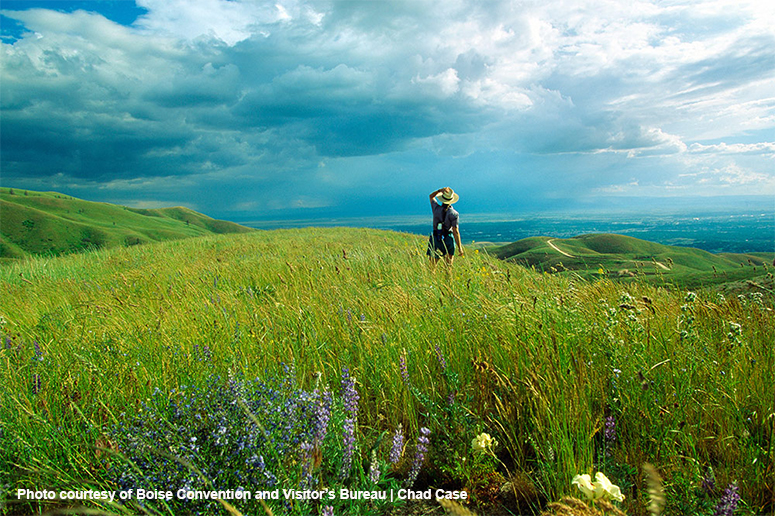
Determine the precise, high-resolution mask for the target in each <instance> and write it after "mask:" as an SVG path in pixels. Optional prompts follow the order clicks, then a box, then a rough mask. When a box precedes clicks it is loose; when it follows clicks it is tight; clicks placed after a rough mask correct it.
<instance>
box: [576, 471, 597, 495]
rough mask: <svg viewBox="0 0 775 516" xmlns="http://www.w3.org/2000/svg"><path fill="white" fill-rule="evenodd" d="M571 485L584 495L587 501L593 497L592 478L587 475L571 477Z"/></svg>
mask: <svg viewBox="0 0 775 516" xmlns="http://www.w3.org/2000/svg"><path fill="white" fill-rule="evenodd" d="M572 483H573V484H575V485H576V486H577V487H578V488H579V489H580V490H581V492H582V493H584V496H586V497H587V499H588V500H592V499H593V498H594V497H595V486H593V485H592V478H591V477H590V476H589V475H576V476H575V477H573V482H572Z"/></svg>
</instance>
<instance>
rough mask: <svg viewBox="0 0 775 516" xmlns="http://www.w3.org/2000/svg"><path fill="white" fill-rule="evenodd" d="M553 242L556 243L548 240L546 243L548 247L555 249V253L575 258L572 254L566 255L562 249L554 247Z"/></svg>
mask: <svg viewBox="0 0 775 516" xmlns="http://www.w3.org/2000/svg"><path fill="white" fill-rule="evenodd" d="M552 242H554V240H547V241H546V243H547V245H549V247H551V248H552V249H554V250H555V251H557V252H558V253H560V254H561V255H563V256H567V257H568V258H575V256H573V255H572V254H568V253H566V252H565V251H563V250H562V249H560V248H559V247H557V246H556V245H554V244H553V243H552Z"/></svg>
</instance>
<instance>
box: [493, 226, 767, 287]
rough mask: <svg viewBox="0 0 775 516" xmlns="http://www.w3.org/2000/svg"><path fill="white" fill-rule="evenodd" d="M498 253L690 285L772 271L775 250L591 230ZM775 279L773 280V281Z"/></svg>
mask: <svg viewBox="0 0 775 516" xmlns="http://www.w3.org/2000/svg"><path fill="white" fill-rule="evenodd" d="M486 251H487V252H488V253H489V254H490V255H492V256H495V257H497V258H500V259H502V260H507V261H511V262H515V263H518V264H521V265H524V266H527V267H534V268H535V269H536V270H539V271H546V272H551V273H568V272H573V273H575V274H579V275H580V276H582V277H584V278H587V279H594V278H599V277H608V278H612V279H613V278H616V279H620V280H625V281H632V280H634V279H636V278H645V279H647V280H650V281H653V280H657V281H669V282H673V283H677V284H680V285H682V286H684V287H687V288H695V287H698V286H710V285H717V284H722V283H727V282H733V281H743V280H750V279H753V278H760V277H765V278H766V277H767V274H768V273H770V272H771V271H772V269H773V267H772V261H773V257H775V254H773V253H750V254H733V253H724V254H712V253H709V252H707V251H703V250H700V249H693V248H688V247H678V246H669V245H662V244H657V243H654V242H647V241H645V240H640V239H637V238H633V237H629V236H623V235H613V234H590V235H581V236H577V237H574V238H566V239H560V238H549V237H531V238H526V239H523V240H519V241H517V242H513V243H511V244H507V245H503V246H498V247H488V248H487V249H486ZM770 283H771V282H770Z"/></svg>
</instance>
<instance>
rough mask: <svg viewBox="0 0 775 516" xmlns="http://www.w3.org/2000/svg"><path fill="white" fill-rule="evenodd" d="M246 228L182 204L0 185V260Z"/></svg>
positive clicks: (245, 229)
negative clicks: (154, 204) (128, 202)
mask: <svg viewBox="0 0 775 516" xmlns="http://www.w3.org/2000/svg"><path fill="white" fill-rule="evenodd" d="M249 231H254V230H253V229H251V228H247V227H244V226H240V225H239V224H235V223H234V222H228V221H224V220H216V219H213V218H210V217H208V216H207V215H203V214H201V213H198V212H196V211H194V210H191V209H189V208H185V207H182V206H176V207H171V208H157V209H137V208H129V207H126V206H120V205H116V204H109V203H102V202H92V201H85V200H82V199H77V198H75V197H72V196H69V195H64V194H61V193H58V192H34V191H31V190H18V189H17V190H14V189H13V188H2V189H0V259H15V258H22V257H24V256H27V255H40V254H51V255H62V254H69V253H73V252H80V251H84V250H88V249H92V248H100V247H115V246H130V245H137V244H143V243H147V242H158V241H163V240H176V239H180V238H189V237H195V236H203V235H209V234H224V233H246V232H249Z"/></svg>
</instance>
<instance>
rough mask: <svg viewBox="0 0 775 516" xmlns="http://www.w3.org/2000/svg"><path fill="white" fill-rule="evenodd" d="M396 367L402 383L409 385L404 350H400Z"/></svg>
mask: <svg viewBox="0 0 775 516" xmlns="http://www.w3.org/2000/svg"><path fill="white" fill-rule="evenodd" d="M398 368H399V369H400V371H401V380H403V382H404V385H406V386H407V387H409V368H408V367H407V366H406V350H403V351H402V352H401V356H400V357H398Z"/></svg>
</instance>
